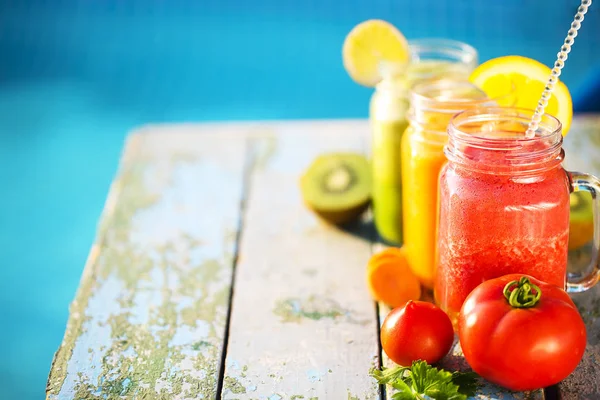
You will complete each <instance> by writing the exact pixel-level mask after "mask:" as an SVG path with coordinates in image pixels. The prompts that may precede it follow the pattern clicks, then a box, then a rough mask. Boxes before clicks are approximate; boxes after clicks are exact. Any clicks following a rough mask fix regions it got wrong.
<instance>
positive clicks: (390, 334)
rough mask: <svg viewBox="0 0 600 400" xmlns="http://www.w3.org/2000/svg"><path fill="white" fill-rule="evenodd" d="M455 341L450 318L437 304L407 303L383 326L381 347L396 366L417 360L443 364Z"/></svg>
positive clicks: (394, 312) (395, 310) (388, 316)
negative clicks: (441, 361)
mask: <svg viewBox="0 0 600 400" xmlns="http://www.w3.org/2000/svg"><path fill="white" fill-rule="evenodd" d="M453 341H454V330H453V328H452V323H451V322H450V318H448V315H446V313H445V312H443V311H442V310H441V309H440V308H438V307H437V306H435V305H434V304H431V303H427V302H424V301H412V300H411V301H408V302H407V303H406V304H405V305H404V306H402V307H398V308H395V309H393V310H392V311H391V312H390V313H389V314H388V315H387V317H386V318H385V319H384V320H383V324H382V325H381V347H382V348H383V351H385V354H387V356H388V357H389V358H390V359H391V360H392V361H394V362H395V363H396V364H399V365H402V366H410V365H411V364H412V362H413V361H415V360H423V361H427V362H428V363H429V364H433V363H436V362H438V361H439V360H441V359H442V358H443V357H444V356H445V355H446V354H448V351H450V348H451V347H452V343H453Z"/></svg>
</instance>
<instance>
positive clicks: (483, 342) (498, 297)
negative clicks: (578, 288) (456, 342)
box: [458, 274, 586, 391]
mask: <svg viewBox="0 0 600 400" xmlns="http://www.w3.org/2000/svg"><path fill="white" fill-rule="evenodd" d="M458 337H459V339H460V344H461V347H462V350H463V353H464V355H465V358H466V360H467V362H468V363H469V364H470V365H471V367H472V368H473V370H474V371H475V372H477V373H478V374H479V375H481V376H482V377H484V378H485V379H487V380H489V381H491V382H494V383H496V384H498V385H500V386H504V387H506V388H508V389H511V390H518V391H520V390H534V389H540V388H543V387H547V386H551V385H553V384H556V383H558V382H560V381H561V380H563V379H564V378H566V377H567V376H568V375H569V374H570V373H571V372H572V371H573V370H574V369H575V367H577V364H579V361H581V358H582V357H583V353H584V351H585V345H586V331H585V325H584V323H583V320H582V318H581V316H580V315H579V312H578V311H577V307H575V304H574V303H573V301H572V300H571V298H570V297H569V295H568V294H567V293H566V292H565V291H564V290H562V289H560V288H558V287H556V286H554V285H550V284H547V283H544V282H542V281H539V280H537V279H535V278H533V277H531V276H527V275H521V274H511V275H505V276H503V277H500V278H496V279H491V280H488V281H485V282H483V283H482V284H480V285H479V286H477V287H476V288H475V289H474V290H473V291H472V292H471V293H470V294H469V296H468V297H467V299H466V300H465V302H464V304H463V306H462V309H461V312H460V315H459V318H458Z"/></svg>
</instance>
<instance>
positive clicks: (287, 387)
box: [223, 123, 379, 400]
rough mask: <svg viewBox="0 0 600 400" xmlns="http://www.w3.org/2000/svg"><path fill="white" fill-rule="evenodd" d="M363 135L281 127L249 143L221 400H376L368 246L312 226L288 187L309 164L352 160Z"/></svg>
mask: <svg viewBox="0 0 600 400" xmlns="http://www.w3.org/2000/svg"><path fill="white" fill-rule="evenodd" d="M365 133H366V132H365V131H364V130H363V129H361V126H360V125H359V126H358V127H357V125H354V124H343V123H341V124H336V123H317V124H305V125H304V126H302V125H295V126H294V125H289V126H287V127H285V128H281V129H278V131H277V135H276V136H274V137H272V138H271V139H270V141H267V142H265V141H261V142H258V143H257V146H258V148H259V150H258V157H259V158H260V159H261V160H262V161H261V162H260V163H257V165H256V166H255V170H254V172H253V174H252V179H251V181H250V185H249V190H250V193H249V196H248V203H247V206H246V211H245V218H244V224H243V234H242V240H241V246H240V254H239V257H240V258H239V264H238V267H237V273H236V283H235V290H234V297H233V305H232V318H231V326H230V337H229V345H228V350H227V359H226V371H225V381H224V389H223V399H270V400H279V399H307V400H308V399H317V398H318V399H346V398H348V399H375V398H378V397H379V394H378V387H377V385H376V384H375V382H374V380H373V379H372V378H370V377H369V375H368V372H369V369H370V368H371V367H373V366H375V365H376V364H377V361H378V345H377V318H376V312H375V305H374V303H373V302H372V300H371V299H370V297H369V295H368V292H367V289H366V285H365V281H364V277H365V272H364V269H365V266H366V263H367V260H368V258H369V255H370V238H368V237H367V238H363V237H360V236H361V235H368V233H365V232H364V231H360V229H357V230H355V231H353V232H352V233H349V232H345V231H341V230H339V229H337V228H333V227H331V226H328V225H326V224H325V223H323V222H321V221H320V220H318V219H317V218H316V217H315V216H314V214H312V213H311V212H310V211H308V209H307V208H306V207H305V206H304V204H302V200H301V196H300V191H299V186H298V178H299V176H300V174H301V173H302V171H303V170H304V169H305V168H306V167H308V165H309V164H310V162H311V161H312V160H313V158H314V157H316V156H317V155H318V154H321V153H323V152H327V151H344V150H349V151H358V152H362V151H363V149H364V137H365ZM260 148H262V149H263V150H260ZM265 151H266V152H267V153H269V154H270V156H269V157H261V154H263V153H264V152H265Z"/></svg>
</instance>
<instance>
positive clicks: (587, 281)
mask: <svg viewBox="0 0 600 400" xmlns="http://www.w3.org/2000/svg"><path fill="white" fill-rule="evenodd" d="M567 175H568V176H569V180H570V182H571V187H572V188H573V191H574V192H579V191H582V190H583V191H587V192H589V193H590V194H591V195H592V211H593V215H594V236H593V239H592V254H591V262H590V263H589V265H588V266H587V268H586V269H585V270H584V271H582V272H580V273H569V274H568V277H567V292H570V293H577V292H583V291H585V290H588V289H589V288H591V287H592V286H594V285H595V284H596V283H597V282H598V281H599V280H600V265H599V263H598V261H599V260H598V252H599V251H600V219H599V217H600V179H598V178H596V177H595V176H593V175H590V174H585V173H581V172H569V171H568V172H567Z"/></svg>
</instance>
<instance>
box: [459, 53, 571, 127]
mask: <svg viewBox="0 0 600 400" xmlns="http://www.w3.org/2000/svg"><path fill="white" fill-rule="evenodd" d="M550 72H551V70H550V68H548V67H547V66H545V65H544V64H541V63H540V62H538V61H536V60H533V59H531V58H527V57H521V56H505V57H498V58H494V59H491V60H489V61H486V62H485V63H483V64H481V65H480V66H479V67H477V68H476V69H475V70H474V71H473V72H472V73H471V76H470V78H469V79H470V80H471V82H473V83H474V84H475V85H477V86H479V87H480V88H481V89H482V90H483V91H484V92H485V93H487V95H488V96H490V97H491V98H494V99H498V101H497V102H498V103H499V104H500V105H502V106H508V105H513V106H515V107H522V108H529V109H535V108H536V107H537V103H538V101H539V100H540V97H541V96H542V92H543V91H544V88H545V87H546V83H547V82H548V78H549V77H550ZM511 86H512V87H513V88H514V93H513V94H512V95H510V96H507V94H508V93H509V92H510V88H511ZM509 99H512V100H513V101H511V103H512V104H506V101H507V100H509ZM503 103H504V104H503ZM545 112H546V113H547V114H550V115H552V116H554V117H556V118H558V120H559V121H560V122H561V123H562V126H563V130H562V134H563V136H565V135H566V134H567V132H568V131H569V129H570V127H571V121H572V120H573V101H572V99H571V94H570V93H569V89H568V88H567V86H566V85H565V84H564V83H562V82H558V84H557V85H556V86H555V87H554V92H553V93H552V97H550V101H548V106H547V107H546V109H545Z"/></svg>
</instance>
